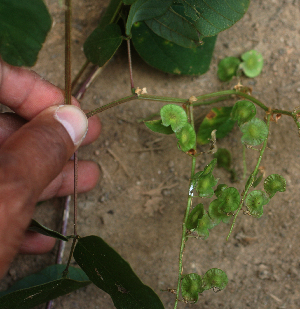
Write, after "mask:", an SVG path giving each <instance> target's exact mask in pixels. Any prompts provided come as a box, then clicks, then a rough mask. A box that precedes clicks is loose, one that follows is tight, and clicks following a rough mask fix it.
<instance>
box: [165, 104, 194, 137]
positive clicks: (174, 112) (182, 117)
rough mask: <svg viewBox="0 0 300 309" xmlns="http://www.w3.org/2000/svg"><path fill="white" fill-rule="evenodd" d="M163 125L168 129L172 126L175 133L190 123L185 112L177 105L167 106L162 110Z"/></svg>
mask: <svg viewBox="0 0 300 309" xmlns="http://www.w3.org/2000/svg"><path fill="white" fill-rule="evenodd" d="M160 116H161V120H162V124H163V125H164V126H166V127H168V126H171V128H172V130H173V131H174V132H178V131H180V130H181V129H182V128H183V127H184V126H185V125H186V124H187V121H188V118H187V114H186V112H185V110H184V109H183V108H182V107H181V106H178V105H175V104H167V105H165V106H163V107H162V108H161V110H160Z"/></svg>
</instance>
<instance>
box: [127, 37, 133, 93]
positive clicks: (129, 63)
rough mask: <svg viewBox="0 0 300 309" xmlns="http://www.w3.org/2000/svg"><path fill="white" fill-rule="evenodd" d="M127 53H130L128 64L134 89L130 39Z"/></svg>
mask: <svg viewBox="0 0 300 309" xmlns="http://www.w3.org/2000/svg"><path fill="white" fill-rule="evenodd" d="M127 53H128V66H129V76H130V86H131V90H133V89H134V81H133V75H132V61H131V51H130V40H127Z"/></svg>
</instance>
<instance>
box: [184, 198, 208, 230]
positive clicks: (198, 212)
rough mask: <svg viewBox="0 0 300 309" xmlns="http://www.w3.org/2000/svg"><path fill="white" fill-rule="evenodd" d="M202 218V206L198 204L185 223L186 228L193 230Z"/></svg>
mask: <svg viewBox="0 0 300 309" xmlns="http://www.w3.org/2000/svg"><path fill="white" fill-rule="evenodd" d="M203 216H204V206H203V204H198V205H197V206H196V207H195V208H194V209H193V210H192V211H191V212H190V214H189V216H188V218H187V221H186V228H187V229H188V230H193V229H195V228H196V227H197V225H198V221H199V220H200V219H201V218H202V217H203Z"/></svg>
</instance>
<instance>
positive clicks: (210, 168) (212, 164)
mask: <svg viewBox="0 0 300 309" xmlns="http://www.w3.org/2000/svg"><path fill="white" fill-rule="evenodd" d="M217 162H218V161H217V159H212V160H211V161H210V162H209V163H208V164H207V165H206V166H205V167H204V170H203V173H202V176H205V175H208V174H210V173H212V171H213V169H214V168H215V166H216V164H217Z"/></svg>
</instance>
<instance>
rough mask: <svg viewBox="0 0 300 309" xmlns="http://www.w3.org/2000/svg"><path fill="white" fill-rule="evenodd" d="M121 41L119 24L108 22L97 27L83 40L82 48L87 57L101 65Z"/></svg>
mask: <svg viewBox="0 0 300 309" xmlns="http://www.w3.org/2000/svg"><path fill="white" fill-rule="evenodd" d="M121 43H122V34H121V29H120V27H119V25H117V24H109V25H107V26H106V27H105V28H102V27H97V28H96V29H95V30H94V31H93V32H92V33H91V34H90V36H89V37H88V38H87V40H86V41H85V42H84V45H83V50H84V54H85V56H86V57H87V59H88V60H89V61H90V62H92V63H94V64H97V65H98V66H99V67H102V66H103V65H104V64H105V63H106V62H107V61H108V60H109V59H110V58H111V57H112V56H113V55H114V53H115V52H116V51H117V49H118V48H119V46H120V45H121Z"/></svg>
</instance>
